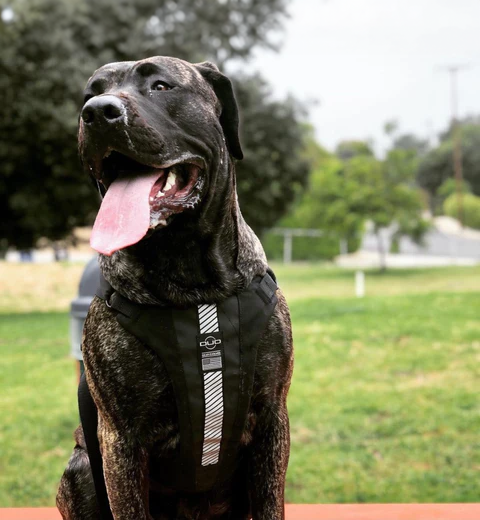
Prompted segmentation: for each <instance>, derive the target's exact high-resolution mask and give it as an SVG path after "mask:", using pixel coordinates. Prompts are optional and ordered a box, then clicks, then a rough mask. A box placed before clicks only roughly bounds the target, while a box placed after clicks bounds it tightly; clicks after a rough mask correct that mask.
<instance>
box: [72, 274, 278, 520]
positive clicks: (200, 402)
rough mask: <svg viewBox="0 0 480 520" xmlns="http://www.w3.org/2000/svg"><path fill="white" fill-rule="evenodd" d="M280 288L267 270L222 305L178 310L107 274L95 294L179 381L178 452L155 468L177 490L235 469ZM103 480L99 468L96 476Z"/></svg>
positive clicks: (202, 486)
mask: <svg viewBox="0 0 480 520" xmlns="http://www.w3.org/2000/svg"><path fill="white" fill-rule="evenodd" d="M276 289H277V284H276V282H275V277H274V275H273V272H271V271H270V270H269V271H268V272H267V274H265V276H263V277H260V276H258V277H256V278H255V279H254V280H253V281H252V283H251V284H250V286H249V287H248V288H247V289H245V290H244V291H242V292H241V293H239V294H237V295H234V296H231V297H230V298H227V299H226V300H224V301H223V302H221V303H219V304H203V305H199V306H198V307H193V308H189V309H185V310H180V309H174V308H164V307H159V306H150V305H139V304H134V303H132V302H130V301H129V300H127V299H126V298H124V297H122V296H121V295H120V294H118V293H117V292H115V291H114V290H113V289H112V287H111V286H110V285H109V284H108V283H107V282H106V281H105V280H104V279H103V278H102V281H101V285H100V288H99V291H98V292H97V296H99V297H100V298H103V299H104V300H105V302H106V304H107V306H108V307H109V308H110V309H111V310H112V312H114V313H115V315H116V319H117V321H118V322H119V323H120V324H121V325H122V326H123V327H124V328H125V329H126V330H127V331H129V332H131V333H132V334H133V335H135V336H136V337H137V338H138V339H139V340H140V341H142V343H144V344H145V345H146V346H147V347H148V348H150V349H152V350H154V351H155V352H156V353H157V354H158V356H159V357H160V358H161V359H162V361H163V362H164V364H165V367H166V369H167V371H168V373H169V376H170V378H171V380H172V383H173V388H174V394H175V400H176V404H177V411H178V420H179V429H180V454H179V457H178V458H177V459H175V460H174V461H172V464H171V466H170V467H168V468H165V466H164V465H163V464H162V466H163V468H162V472H158V474H156V472H155V468H151V476H152V477H153V479H155V480H162V479H163V476H164V475H168V480H169V483H170V484H171V481H172V480H173V482H174V486H175V487H176V488H178V489H183V490H185V491H189V492H197V491H204V490H207V489H210V488H211V487H212V486H213V485H214V484H215V482H216V481H221V480H225V479H228V478H229V476H230V475H231V473H232V471H233V469H234V467H235V464H236V462H237V454H238V448H239V444H240V438H241V435H242V433H243V430H244V426H245V421H246V417H247V413H248V409H249V404H250V397H251V394H252V387H253V375H254V370H255V361H256V351H257V344H258V341H259V339H260V336H261V334H262V332H263V330H264V328H265V326H266V324H267V322H268V320H269V318H270V316H271V315H272V313H273V310H274V309H275V306H276V303H277V297H276V294H275V292H276ZM194 345H196V348H192V347H193V346H194ZM85 386H86V384H85ZM87 389H88V387H87ZM95 414H96V410H95ZM87 421H88V419H87ZM83 422H84V419H83V417H82V424H83ZM87 429H88V428H87ZM86 443H87V449H88V451H89V455H90V444H92V445H93V444H94V441H91V442H89V439H87V438H86ZM93 449H95V446H94V448H93ZM92 472H93V467H92ZM99 478H100V477H99V476H98V475H97V476H96V477H95V473H94V480H95V481H96V480H97V479H99ZM101 478H102V479H103V474H102V475H101ZM103 487H104V484H103ZM97 488H102V485H99V486H97V485H96V489H97ZM97 494H98V489H97ZM102 518H103V517H102Z"/></svg>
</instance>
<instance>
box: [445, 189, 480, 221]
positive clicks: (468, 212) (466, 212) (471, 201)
mask: <svg viewBox="0 0 480 520" xmlns="http://www.w3.org/2000/svg"><path fill="white" fill-rule="evenodd" d="M462 205H463V220H464V221H463V223H464V225H465V226H467V227H471V228H474V229H480V197H477V196H475V195H472V194H471V193H465V194H464V195H463V200H462ZM443 210H444V213H445V215H448V216H449V217H454V218H458V199H457V195H456V194H452V195H450V196H449V197H448V198H447V199H446V200H445V202H444V204H443Z"/></svg>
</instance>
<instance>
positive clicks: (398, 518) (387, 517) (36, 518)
mask: <svg viewBox="0 0 480 520" xmlns="http://www.w3.org/2000/svg"><path fill="white" fill-rule="evenodd" d="M286 512H287V515H286V517H287V518H286V520H480V504H322V505H308V504H299V505H296V504H287V505H286ZM0 520H61V516H60V514H59V513H58V511H57V509H55V508H53V507H51V508H50V507H39V508H7V509H0Z"/></svg>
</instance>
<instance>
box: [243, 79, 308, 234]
mask: <svg viewBox="0 0 480 520" xmlns="http://www.w3.org/2000/svg"><path fill="white" fill-rule="evenodd" d="M235 87H236V88H235V90H236V95H237V100H238V103H239V105H240V106H241V107H242V109H243V110H242V113H241V126H240V131H241V137H242V147H243V152H244V155H245V158H244V159H243V161H240V162H238V163H237V164H236V170H237V188H238V198H239V201H240V207H241V209H242V213H243V215H244V216H245V220H246V221H247V222H248V224H249V225H250V226H251V227H252V228H253V229H254V230H255V232H256V233H257V234H259V235H261V234H262V233H263V231H264V230H265V229H267V228H269V227H271V226H273V224H275V222H276V221H277V220H278V219H279V218H280V217H281V216H282V215H284V214H285V213H286V210H288V209H289V208H290V205H291V203H292V202H293V200H294V198H295V196H296V194H297V193H299V192H300V191H303V189H304V188H305V186H306V184H307V181H308V173H309V170H310V165H309V162H308V160H307V159H306V157H304V156H303V155H302V153H303V150H304V148H305V143H306V140H307V135H308V128H307V127H305V126H303V127H302V126H300V125H298V123H297V121H298V120H301V119H302V118H303V117H304V112H303V108H302V107H301V106H300V105H299V104H298V103H297V102H296V101H295V100H294V99H292V98H288V99H287V100H285V101H282V102H279V101H274V100H272V99H271V94H270V90H269V88H268V86H267V84H266V83H265V82H264V81H263V80H262V79H261V78H260V77H259V76H252V77H246V76H238V77H236V78H235ZM260 208H261V211H259V209H260Z"/></svg>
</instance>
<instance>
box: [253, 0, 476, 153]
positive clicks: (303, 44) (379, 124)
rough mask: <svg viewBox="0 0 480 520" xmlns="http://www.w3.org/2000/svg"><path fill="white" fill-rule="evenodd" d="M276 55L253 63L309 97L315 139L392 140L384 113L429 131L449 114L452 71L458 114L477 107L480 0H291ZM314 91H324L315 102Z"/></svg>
mask: <svg viewBox="0 0 480 520" xmlns="http://www.w3.org/2000/svg"><path fill="white" fill-rule="evenodd" d="M290 13H291V18H290V19H289V20H287V21H286V23H285V32H284V34H283V38H282V41H283V45H282V48H281V51H280V53H279V54H274V53H272V52H267V51H260V52H257V53H256V58H255V59H254V60H253V61H252V62H251V65H252V66H253V67H255V68H258V69H259V70H261V71H262V73H263V74H264V75H265V77H266V78H267V79H268V80H269V82H270V83H271V84H272V85H273V87H274V90H275V93H276V94H277V95H285V94H286V93H288V92H291V93H293V94H294V95H295V96H296V97H298V98H299V99H301V100H304V101H308V102H309V105H310V106H311V110H310V119H311V122H312V123H313V125H314V126H315V129H316V134H317V137H318V140H319V141H320V143H321V144H323V145H324V146H326V147H327V148H330V149H333V148H334V147H335V145H336V143H337V142H338V141H340V140H342V139H367V138H372V139H373V140H374V143H375V145H376V147H377V149H378V150H382V149H383V146H384V144H385V143H386V142H387V141H386V138H385V136H384V134H383V125H384V123H385V121H387V120H390V119H397V120H398V121H399V123H400V127H401V130H402V131H405V132H407V131H408V132H414V133H416V134H418V135H420V136H422V137H432V136H433V135H435V134H437V133H438V132H439V131H440V130H442V129H443V128H444V127H445V126H446V124H447V123H448V119H449V117H450V114H451V112H450V80H449V75H448V74H447V73H446V72H445V71H442V70H441V66H445V65H450V64H461V65H463V64H465V65H468V68H466V69H465V70H464V71H461V72H460V73H459V81H458V89H459V98H460V101H459V113H460V115H461V116H462V115H465V114H469V113H470V114H472V113H476V114H480V0H292V2H291V4H290ZM312 100H318V105H317V106H314V105H313V103H312V102H311V101H312Z"/></svg>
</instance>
